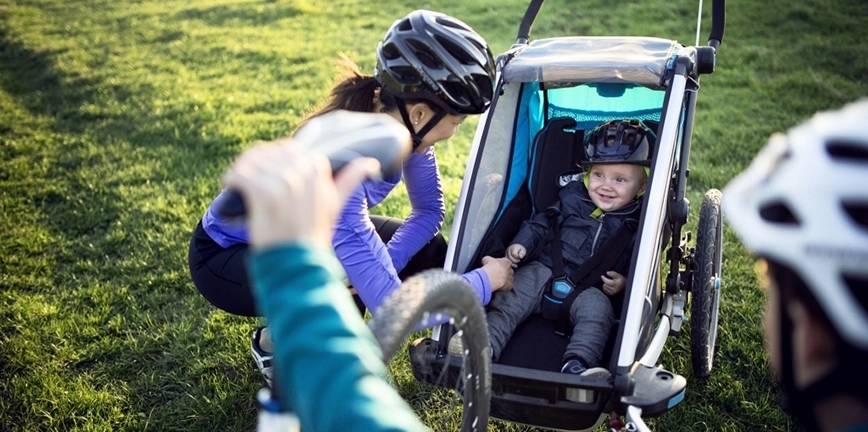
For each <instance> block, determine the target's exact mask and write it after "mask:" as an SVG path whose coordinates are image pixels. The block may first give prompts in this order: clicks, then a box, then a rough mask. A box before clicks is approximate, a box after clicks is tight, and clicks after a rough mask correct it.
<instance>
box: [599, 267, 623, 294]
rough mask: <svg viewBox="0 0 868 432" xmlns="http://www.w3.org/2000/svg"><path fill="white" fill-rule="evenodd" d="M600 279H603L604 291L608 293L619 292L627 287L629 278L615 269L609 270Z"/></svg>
mask: <svg viewBox="0 0 868 432" xmlns="http://www.w3.org/2000/svg"><path fill="white" fill-rule="evenodd" d="M606 275H608V276H609V277H606ZM600 279H601V280H602V281H603V292H604V293H606V294H608V295H615V294H618V293H620V292H621V291H624V288H626V287H627V278H625V277H624V276H621V274H620V273H618V272H616V271H614V270H609V271H607V272H606V274H605V275H602V276H600Z"/></svg>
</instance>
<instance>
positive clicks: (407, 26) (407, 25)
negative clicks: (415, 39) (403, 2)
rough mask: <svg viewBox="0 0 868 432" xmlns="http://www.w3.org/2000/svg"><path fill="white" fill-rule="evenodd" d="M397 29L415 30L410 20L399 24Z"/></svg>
mask: <svg viewBox="0 0 868 432" xmlns="http://www.w3.org/2000/svg"><path fill="white" fill-rule="evenodd" d="M396 28H397V29H398V31H409V30H413V25H412V24H410V20H408V19H405V20H403V21H401V22H400V23H398V26H397V27H396Z"/></svg>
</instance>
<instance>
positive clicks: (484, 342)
mask: <svg viewBox="0 0 868 432" xmlns="http://www.w3.org/2000/svg"><path fill="white" fill-rule="evenodd" d="M447 322H448V323H450V324H452V325H454V326H455V328H456V329H457V333H456V334H457V335H459V337H461V341H462V343H463V346H464V348H465V352H466V353H467V354H466V355H465V356H464V357H463V373H461V379H460V383H459V385H457V386H456V387H457V388H456V389H455V390H456V391H457V392H458V393H459V394H460V395H461V397H462V399H463V404H464V411H463V413H462V420H461V430H462V431H485V430H486V429H487V428H488V411H489V406H490V402H491V400H490V399H491V348H490V346H489V342H488V324H487V323H486V321H485V310H484V309H483V308H482V304H480V302H479V299H478V298H477V296H476V293H475V292H474V291H473V289H472V288H470V286H469V285H468V284H467V282H465V281H464V279H463V278H462V277H461V276H459V275H457V274H454V273H450V272H446V271H443V270H426V271H424V272H422V273H419V274H418V275H416V276H413V277H412V278H409V279H407V281H405V282H404V283H403V284H402V285H401V287H400V288H399V289H397V290H395V292H393V293H392V294H391V295H390V296H389V297H388V298H387V299H386V301H385V302H383V304H382V305H381V306H380V308H379V309H377V312H376V314H375V315H374V316H373V317H372V318H371V320H370V321H369V322H368V326H369V327H370V328H371V331H372V332H373V333H374V336H375V337H376V338H377V341H379V343H380V347H381V348H382V350H383V356H384V360H388V359H389V358H391V357H392V355H394V354H395V352H396V351H397V350H398V349H399V348H400V347H401V346H402V345H403V343H404V341H406V339H407V338H408V337H409V336H410V334H411V333H413V332H415V331H417V330H418V329H419V328H420V324H423V323H424V324H425V325H433V324H434V323H447Z"/></svg>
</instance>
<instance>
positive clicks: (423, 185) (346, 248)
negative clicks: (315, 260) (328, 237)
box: [332, 147, 491, 312]
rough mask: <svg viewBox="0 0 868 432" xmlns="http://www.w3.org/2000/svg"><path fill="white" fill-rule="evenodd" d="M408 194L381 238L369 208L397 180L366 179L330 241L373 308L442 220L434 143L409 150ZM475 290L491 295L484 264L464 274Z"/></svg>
mask: <svg viewBox="0 0 868 432" xmlns="http://www.w3.org/2000/svg"><path fill="white" fill-rule="evenodd" d="M403 177H404V183H405V185H406V187H407V195H408V197H409V199H410V206H411V211H410V215H409V216H408V217H407V219H406V220H405V221H404V223H403V224H402V225H401V227H400V228H398V230H397V231H396V232H395V234H393V235H392V238H391V240H389V242H388V243H383V241H382V240H380V237H379V236H378V235H377V233H376V230H375V229H374V226H373V224H372V223H371V219H370V216H369V214H368V210H369V209H370V208H372V207H374V206H376V205H377V204H379V203H380V202H382V201H383V200H384V199H385V198H386V196H388V195H389V193H390V192H391V191H392V190H393V189H394V188H395V186H397V184H398V182H399V181H400V180H401V174H400V173H398V174H396V175H395V176H392V177H391V178H385V179H382V180H379V181H375V180H368V181H365V182H364V183H363V184H362V186H360V187H359V188H358V189H357V190H356V191H355V192H354V193H353V194H352V195H351V196H350V197H349V199H348V200H347V203H346V204H345V205H344V208H343V211H342V212H341V215H340V217H339V219H338V221H337V223H336V225H335V234H334V237H333V238H332V246H333V247H334V250H335V255H337V258H338V260H339V261H340V262H341V265H342V266H343V267H344V271H346V273H347V277H348V278H349V280H350V283H351V284H352V285H353V287H354V288H355V289H356V291H357V292H358V293H359V297H361V299H362V301H363V302H364V303H365V305H366V306H367V307H368V308H370V309H371V311H372V312H374V311H376V309H377V307H379V305H380V304H381V303H382V302H383V300H384V299H385V298H386V296H388V295H389V294H391V292H392V291H394V290H395V288H397V287H398V286H399V285H401V280H400V279H399V278H398V273H399V272H400V271H401V270H402V269H403V268H404V266H406V265H407V262H408V261H410V258H412V257H413V255H415V254H416V253H417V252H419V250H420V249H422V247H424V246H425V244H427V243H428V242H429V241H431V239H433V238H434V236H435V235H437V233H438V232H439V231H440V228H441V227H442V226H443V220H444V219H445V217H446V208H445V205H444V200H443V189H442V186H441V184H440V173H439V171H438V170H437V160H436V158H435V156H434V149H433V148H430V147H429V148H428V149H426V150H424V151H423V152H422V153H413V154H412V155H410V157H408V158H407V160H405V161H404V166H403ZM463 276H464V279H465V280H467V282H468V283H470V285H471V286H472V287H473V288H474V289H475V290H476V292H477V295H479V298H480V300H481V301H482V304H488V302H489V301H490V300H491V283H490V281H489V280H488V276H487V275H486V274H485V272H484V271H483V270H482V269H477V270H474V271H472V272H469V273H466V274H464V275H463Z"/></svg>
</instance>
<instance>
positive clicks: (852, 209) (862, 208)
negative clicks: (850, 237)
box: [842, 202, 868, 231]
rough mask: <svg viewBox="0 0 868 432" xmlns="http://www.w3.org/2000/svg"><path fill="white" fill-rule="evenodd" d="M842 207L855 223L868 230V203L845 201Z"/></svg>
mask: <svg viewBox="0 0 868 432" xmlns="http://www.w3.org/2000/svg"><path fill="white" fill-rule="evenodd" d="M842 207H844V211H845V212H846V213H847V215H848V216H850V219H851V220H852V222H853V223H855V224H856V225H858V226H860V227H862V229H864V230H866V231H868V203H856V202H844V203H842Z"/></svg>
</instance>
